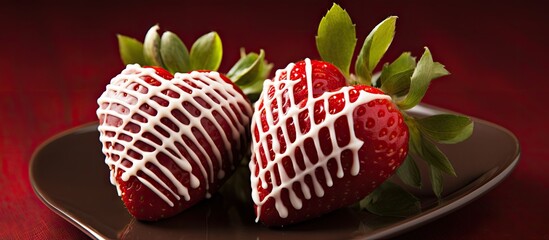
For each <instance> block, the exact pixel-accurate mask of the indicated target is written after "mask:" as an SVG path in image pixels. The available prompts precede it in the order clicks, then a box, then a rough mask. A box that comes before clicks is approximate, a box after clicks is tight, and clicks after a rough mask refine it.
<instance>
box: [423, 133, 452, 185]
mask: <svg viewBox="0 0 549 240" xmlns="http://www.w3.org/2000/svg"><path fill="white" fill-rule="evenodd" d="M421 147H422V152H423V154H422V155H421V156H422V157H423V158H424V160H425V161H427V163H429V165H431V166H433V167H435V168H437V169H438V170H440V171H442V172H445V173H448V174H450V175H453V176H456V171H455V170H454V167H453V166H452V163H450V161H449V160H448V158H447V157H446V155H445V154H444V153H443V152H442V151H440V149H439V148H438V147H437V146H436V145H435V144H434V143H431V141H429V140H427V139H423V141H422V142H421Z"/></svg>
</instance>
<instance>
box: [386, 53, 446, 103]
mask: <svg viewBox="0 0 549 240" xmlns="http://www.w3.org/2000/svg"><path fill="white" fill-rule="evenodd" d="M448 74H450V73H449V72H448V71H447V70H446V69H445V68H444V65H442V64H440V63H438V62H433V57H432V56H431V52H430V51H429V49H428V48H427V47H426V48H425V52H424V53H423V56H421V59H419V62H418V64H417V67H416V69H415V70H414V73H413V74H412V78H411V82H410V90H409V91H408V94H407V95H406V97H405V98H404V99H403V100H401V101H399V102H397V105H398V106H399V107H400V109H402V110H407V109H410V108H412V107H414V106H415V105H417V104H418V103H419V102H421V99H423V96H425V92H426V91H427V88H428V87H429V84H430V83H431V81H432V80H433V79H435V78H438V77H442V76H445V75H448Z"/></svg>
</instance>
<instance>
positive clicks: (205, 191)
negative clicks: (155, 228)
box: [97, 65, 252, 220]
mask: <svg viewBox="0 0 549 240" xmlns="http://www.w3.org/2000/svg"><path fill="white" fill-rule="evenodd" d="M98 103H99V106H100V107H99V109H98V110H97V115H98V117H99V131H100V133H101V138H100V139H101V142H102V143H103V153H104V154H105V155H106V160H105V162H106V163H107V164H108V166H109V168H110V170H111V182H113V184H115V185H116V186H117V189H118V191H119V194H120V195H121V197H122V200H123V202H124V204H125V205H126V208H127V209H128V211H129V212H130V213H131V214H132V215H133V216H135V217H136V218H137V219H140V220H158V219H161V218H165V217H169V216H173V215H175V214H177V213H179V212H181V211H182V210H184V209H186V208H189V207H190V206H192V205H194V204H196V203H197V202H199V201H201V200H202V199H204V198H209V197H210V196H211V194H212V193H214V192H216V191H217V189H219V187H220V186H221V185H222V183H223V182H224V181H225V180H226V179H227V178H228V177H229V176H230V175H231V173H232V172H233V171H234V170H235V167H236V166H237V165H238V164H239V162H240V159H241V158H242V157H243V154H242V153H243V152H245V150H246V149H247V148H248V144H249V143H248V137H247V136H248V134H249V128H248V124H249V122H250V117H251V114H252V108H251V105H250V103H249V101H248V100H247V99H246V96H245V95H244V94H243V93H242V91H241V90H240V89H239V88H238V87H237V86H236V85H234V84H233V83H232V82H231V81H230V80H229V79H228V78H226V77H224V76H223V75H221V74H219V73H217V72H192V73H189V74H175V76H173V75H171V74H170V73H169V72H167V71H166V70H164V69H161V68H158V67H155V68H142V67H140V66H139V65H128V66H127V67H126V69H125V70H124V71H122V73H121V74H119V75H118V76H116V77H115V78H113V79H112V81H111V83H110V84H109V85H108V86H107V89H106V91H105V92H104V93H103V95H102V96H101V97H100V98H99V100H98Z"/></svg>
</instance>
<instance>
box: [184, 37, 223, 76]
mask: <svg viewBox="0 0 549 240" xmlns="http://www.w3.org/2000/svg"><path fill="white" fill-rule="evenodd" d="M222 57H223V45H222V43H221V38H220V37H219V35H218V34H217V33H216V32H210V33H207V34H205V35H203V36H202V37H200V38H198V39H197V40H196V42H194V44H193V46H192V47H191V54H190V60H191V69H193V70H211V71H217V69H218V68H219V65H221V58H222Z"/></svg>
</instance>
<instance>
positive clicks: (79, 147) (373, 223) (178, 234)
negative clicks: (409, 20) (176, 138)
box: [30, 105, 520, 240]
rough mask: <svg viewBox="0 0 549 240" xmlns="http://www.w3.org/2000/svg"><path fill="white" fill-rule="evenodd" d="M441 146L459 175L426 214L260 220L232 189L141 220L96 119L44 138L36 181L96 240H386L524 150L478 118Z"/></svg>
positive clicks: (484, 185)
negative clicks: (117, 179) (108, 160)
mask: <svg viewBox="0 0 549 240" xmlns="http://www.w3.org/2000/svg"><path fill="white" fill-rule="evenodd" d="M413 112H414V114H419V115H432V114H435V113H441V112H446V111H444V110H440V109H437V108H434V107H431V106H425V105H422V106H418V107H416V108H414V109H413ZM441 148H442V150H443V151H444V152H445V153H447V155H448V157H449V158H450V159H451V161H452V162H453V164H454V167H455V170H456V172H457V173H458V177H447V178H445V193H446V195H445V196H444V197H443V198H442V200H441V201H439V202H438V203H437V201H436V200H435V198H434V197H433V196H432V194H431V193H430V190H429V189H428V188H426V189H424V190H422V191H419V192H416V194H417V195H418V196H419V197H420V199H421V201H422V209H423V210H422V212H421V213H418V214H416V215H414V216H410V217H407V218H391V217H379V216H376V215H373V214H369V213H367V212H365V211H357V210H355V209H353V208H344V209H340V210H337V211H335V212H333V213H330V214H327V215H325V216H323V217H321V218H317V219H314V220H311V221H307V222H305V223H302V224H298V225H295V226H290V227H286V228H283V229H272V228H267V227H264V226H262V225H261V224H257V223H255V222H254V219H255V217H254V214H253V208H252V203H251V200H248V201H242V200H239V199H242V196H237V195H235V194H234V193H235V192H237V191H231V190H230V189H229V190H228V191H221V192H220V193H218V194H215V195H214V196H213V197H212V198H211V199H209V200H206V201H203V202H202V203H200V204H198V205H196V206H194V207H192V208H190V209H188V210H187V211H185V212H183V213H181V214H179V215H177V216H175V217H172V218H169V219H166V220H163V221H159V222H156V223H144V222H139V221H136V220H135V219H134V218H133V217H132V216H131V215H129V214H128V213H127V211H126V209H125V208H124V205H123V204H122V202H121V200H120V198H119V197H118V196H117V194H116V189H115V187H114V186H113V185H111V184H110V182H109V170H108V167H107V165H105V164H104V156H103V155H102V153H101V144H100V142H99V134H98V132H97V125H96V124H95V123H92V124H87V125H84V126H80V127H77V128H74V129H71V130H68V131H66V132H63V133H61V134H59V135H57V136H55V137H53V138H51V139H50V140H48V141H47V142H45V143H44V144H42V145H41V146H40V147H39V148H38V149H37V151H36V152H35V154H34V155H33V157H32V160H31V164H30V180H31V183H32V186H33V188H34V191H35V193H36V194H37V195H38V197H39V198H40V199H41V200H42V201H43V202H44V203H45V204H46V205H47V206H48V207H49V208H50V209H52V210H53V211H54V212H55V213H57V214H59V215H60V216H62V217H63V218H65V219H66V220H67V221H69V222H70V223H72V224H74V225H75V226H77V227H78V228H79V229H81V230H82V231H84V232H85V233H86V234H88V235H89V236H90V237H92V238H96V239H114V238H125V239H174V238H177V239H281V238H284V239H285V240H289V239H299V240H301V239H305V238H307V239H348V238H354V239H356V238H358V239H362V238H386V237H390V236H395V235H397V234H400V233H403V232H405V231H408V230H410V229H413V228H415V227H418V226H420V225H422V224H425V223H427V222H430V221H432V220H435V219H437V218H439V217H441V216H443V215H445V214H448V213H449V212H452V211H454V210H456V209H457V208H459V207H462V206H463V205H465V204H467V203H469V202H471V201H472V200H474V199H476V198H478V197H479V196H481V195H482V194H483V193H485V192H487V191H488V190H490V189H492V188H493V187H494V186H495V185H496V184H498V183H499V182H501V181H502V180H503V179H504V178H505V177H506V176H508V175H509V174H510V173H511V171H512V170H513V168H514V167H515V165H516V164H517V162H518V159H519V155H520V148H519V143H518V140H517V139H516V137H515V136H514V135H513V134H512V133H511V132H509V131H508V130H506V129H504V128H502V127H499V126H497V125H495V124H492V123H489V122H486V121H483V120H478V119H475V131H474V134H473V135H472V137H471V138H470V139H468V140H467V141H465V142H463V143H460V144H456V145H446V146H441ZM422 172H423V173H425V171H423V170H422ZM423 179H427V180H428V177H426V176H424V177H423ZM233 180H234V179H233ZM426 184H427V183H425V184H424V186H430V185H426ZM240 192H241V191H240ZM245 198H246V196H245ZM471 221H474V219H471Z"/></svg>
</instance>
